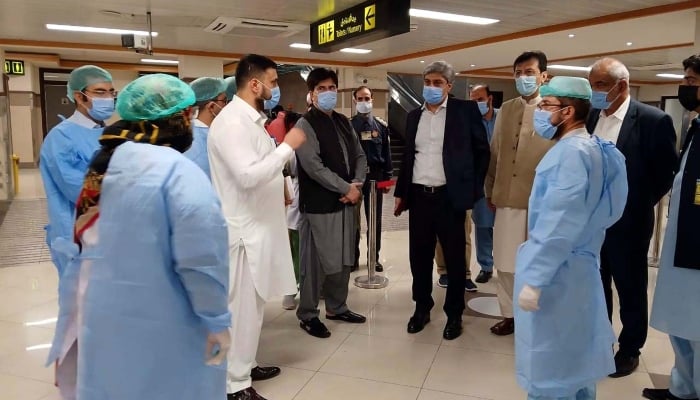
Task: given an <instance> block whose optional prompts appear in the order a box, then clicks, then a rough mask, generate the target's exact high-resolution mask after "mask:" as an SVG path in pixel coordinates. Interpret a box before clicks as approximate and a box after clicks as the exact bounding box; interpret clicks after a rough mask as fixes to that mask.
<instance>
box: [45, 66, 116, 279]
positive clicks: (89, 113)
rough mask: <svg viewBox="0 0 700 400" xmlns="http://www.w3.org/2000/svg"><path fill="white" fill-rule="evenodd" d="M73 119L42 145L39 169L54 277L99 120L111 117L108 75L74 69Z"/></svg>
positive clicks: (95, 141) (71, 83)
mask: <svg viewBox="0 0 700 400" xmlns="http://www.w3.org/2000/svg"><path fill="white" fill-rule="evenodd" d="M67 86H68V87H67V97H68V100H69V101H71V102H73V103H75V112H74V113H73V115H72V116H71V117H70V118H68V119H65V120H63V121H62V122H61V123H59V124H58V125H56V126H55V127H53V128H52V129H51V130H50V131H49V133H48V135H46V138H45V139H44V143H43V144H42V146H41V152H40V163H39V168H40V171H41V177H42V180H43V182H44V189H45V190H46V199H47V201H48V211H49V224H48V225H47V226H46V242H47V244H48V245H49V249H50V250H51V258H52V260H53V262H54V264H55V265H56V268H58V271H59V277H60V274H61V271H63V268H64V267H65V262H66V260H65V254H63V251H61V250H59V249H61V248H63V247H64V246H61V242H64V241H67V242H68V243H72V242H73V216H74V213H75V201H76V199H77V198H78V194H79V193H80V190H81V188H82V186H83V178H84V177H85V172H86V171H87V167H88V164H89V162H90V160H91V159H92V156H93V154H94V153H95V151H96V150H97V149H98V148H99V143H98V139H99V137H100V135H101V134H102V128H103V127H104V125H105V124H104V121H105V120H107V119H109V118H111V117H112V114H113V113H114V98H115V97H116V95H117V93H116V91H115V90H114V86H113V85H112V76H111V75H110V74H109V72H107V71H105V70H104V69H102V68H100V67H96V66H94V65H86V66H83V67H80V68H77V69H75V70H74V71H73V72H71V74H70V77H69V78H68V85H67Z"/></svg>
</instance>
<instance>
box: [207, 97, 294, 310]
mask: <svg viewBox="0 0 700 400" xmlns="http://www.w3.org/2000/svg"><path fill="white" fill-rule="evenodd" d="M264 123H265V116H264V115H263V114H261V113H259V112H258V111H257V110H255V109H254V108H253V107H251V106H250V105H249V104H248V103H246V102H245V101H244V100H243V99H241V98H240V97H238V96H234V98H233V100H232V101H231V103H229V104H228V105H227V106H226V107H224V109H223V110H222V111H221V113H220V114H219V115H218V116H217V117H216V119H215V120H214V122H213V123H212V125H211V129H210V131H209V141H208V150H209V163H210V166H211V179H212V183H213V184H214V188H215V189H216V191H217V193H218V195H219V198H220V199H221V203H222V209H223V212H224V217H225V218H226V222H227V224H228V233H229V245H230V247H234V246H236V245H238V243H240V242H242V243H243V246H244V248H245V254H246V257H247V262H248V266H249V268H250V270H251V274H252V277H253V282H254V284H255V288H256V290H257V292H258V294H259V295H260V297H262V298H263V299H265V300H270V299H271V298H274V297H278V296H282V295H286V294H289V293H295V292H296V281H295V279H294V273H293V271H294V269H293V267H292V253H291V250H290V248H289V245H288V243H289V237H288V234H287V218H286V214H285V206H284V177H283V175H282V169H283V167H284V164H285V163H286V162H287V161H288V160H289V159H290V158H291V157H292V156H293V154H294V152H293V150H292V148H291V147H289V145H287V144H286V143H282V144H281V145H279V146H278V147H277V148H275V146H274V144H273V143H272V141H271V140H270V136H269V135H268V133H267V132H266V131H265V128H264ZM284 244H287V245H284ZM231 261H232V262H234V260H231ZM235 267H236V266H234V265H232V266H231V268H235ZM239 268H240V266H239ZM235 275H236V274H235V273H233V272H232V273H231V276H232V277H233V276H235ZM234 286H235V285H233V282H232V285H231V287H234Z"/></svg>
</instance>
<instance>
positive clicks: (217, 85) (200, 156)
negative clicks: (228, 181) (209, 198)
mask: <svg viewBox="0 0 700 400" xmlns="http://www.w3.org/2000/svg"><path fill="white" fill-rule="evenodd" d="M226 86H227V85H226V82H225V81H224V80H223V79H221V78H206V77H204V78H199V79H195V80H194V81H192V83H190V87H191V88H192V90H193V91H194V95H195V98H196V99H197V103H196V109H197V117H196V118H195V119H194V120H193V127H192V134H193V135H194V141H193V142H192V147H190V148H189V150H187V151H186V152H185V157H187V158H189V159H190V160H192V161H194V163H195V164H197V165H199V168H201V169H202V171H204V173H205V174H207V177H209V178H210V179H211V173H210V169H209V156H208V155H207V137H208V136H209V126H210V125H211V123H212V122H213V121H214V118H216V116H217V115H219V113H220V112H221V110H223V108H224V107H225V106H226V104H227V103H228V100H227V98H226Z"/></svg>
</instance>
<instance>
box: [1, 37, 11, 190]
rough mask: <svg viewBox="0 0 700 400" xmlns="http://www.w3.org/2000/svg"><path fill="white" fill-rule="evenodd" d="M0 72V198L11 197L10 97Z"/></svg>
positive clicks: (3, 62) (2, 63)
mask: <svg viewBox="0 0 700 400" xmlns="http://www.w3.org/2000/svg"><path fill="white" fill-rule="evenodd" d="M0 65H5V51H4V50H3V49H0ZM8 92H9V89H8V88H6V87H5V81H4V79H3V75H2V72H0V200H10V199H12V195H13V193H12V190H13V189H12V158H11V156H12V155H11V154H10V151H11V150H10V148H11V146H12V145H11V138H10V115H9V112H10V103H9V102H10V97H9V95H8Z"/></svg>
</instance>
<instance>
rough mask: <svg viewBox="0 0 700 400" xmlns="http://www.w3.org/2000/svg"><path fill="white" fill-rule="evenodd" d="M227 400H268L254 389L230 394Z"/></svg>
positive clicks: (250, 388)
mask: <svg viewBox="0 0 700 400" xmlns="http://www.w3.org/2000/svg"><path fill="white" fill-rule="evenodd" d="M226 400H267V399H266V398H264V397H262V396H260V395H259V394H258V392H256V391H255V389H253V388H252V387H249V388H247V389H243V390H239V391H237V392H236V393H229V394H227V395H226Z"/></svg>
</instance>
